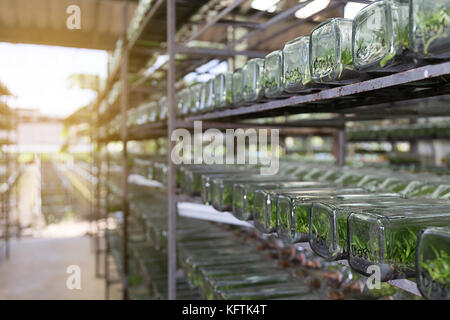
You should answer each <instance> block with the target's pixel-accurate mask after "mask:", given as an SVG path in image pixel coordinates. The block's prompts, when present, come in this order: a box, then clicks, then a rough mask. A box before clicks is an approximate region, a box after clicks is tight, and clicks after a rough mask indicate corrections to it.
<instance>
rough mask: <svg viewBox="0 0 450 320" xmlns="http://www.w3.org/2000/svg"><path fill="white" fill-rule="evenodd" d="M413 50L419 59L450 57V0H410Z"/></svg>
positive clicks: (410, 30) (410, 27) (410, 26)
mask: <svg viewBox="0 0 450 320" xmlns="http://www.w3.org/2000/svg"><path fill="white" fill-rule="evenodd" d="M409 9H410V13H409V32H410V35H409V36H410V44H411V50H412V51H413V53H414V55H415V57H417V58H419V59H448V58H450V1H449V0H436V1H425V0H410V8H409Z"/></svg>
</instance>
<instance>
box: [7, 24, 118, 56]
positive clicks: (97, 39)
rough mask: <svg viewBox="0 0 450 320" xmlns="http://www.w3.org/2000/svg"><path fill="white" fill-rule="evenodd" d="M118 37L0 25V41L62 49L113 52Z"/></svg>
mask: <svg viewBox="0 0 450 320" xmlns="http://www.w3.org/2000/svg"><path fill="white" fill-rule="evenodd" d="M117 39H118V36H114V35H111V34H98V33H95V32H89V33H88V32H83V31H80V30H61V31H59V30H54V29H36V28H11V27H7V26H2V25H0V41H2V42H12V43H28V44H42V45H52V46H63V47H75V48H87V49H99V50H114V48H115V45H116V41H117Z"/></svg>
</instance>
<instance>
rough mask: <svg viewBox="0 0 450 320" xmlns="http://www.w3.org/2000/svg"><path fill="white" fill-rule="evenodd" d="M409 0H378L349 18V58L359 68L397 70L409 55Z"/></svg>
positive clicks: (407, 61) (408, 60) (407, 64)
mask: <svg viewBox="0 0 450 320" xmlns="http://www.w3.org/2000/svg"><path fill="white" fill-rule="evenodd" d="M408 15H409V0H380V1H376V2H374V3H371V4H369V5H368V6H366V7H365V8H364V9H362V10H361V11H359V13H358V14H357V15H356V16H355V18H354V19H353V40H352V42H353V59H354V61H353V62H354V64H355V69H356V70H360V71H369V72H373V71H388V72H394V71H400V70H404V69H406V68H410V67H412V66H413V63H412V59H411V58H409V56H408V54H407V50H408V49H409V17H408Z"/></svg>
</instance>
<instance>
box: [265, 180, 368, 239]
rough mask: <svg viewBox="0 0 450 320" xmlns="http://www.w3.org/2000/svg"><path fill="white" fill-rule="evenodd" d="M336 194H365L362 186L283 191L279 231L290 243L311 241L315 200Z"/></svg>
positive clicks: (280, 204)
mask: <svg viewBox="0 0 450 320" xmlns="http://www.w3.org/2000/svg"><path fill="white" fill-rule="evenodd" d="M336 194H364V195H367V192H366V191H365V190H364V189H361V188H321V189H310V190H304V191H290V192H282V193H280V194H279V195H278V196H277V199H276V200H272V199H270V200H271V201H276V202H277V217H276V218H277V223H276V225H277V233H278V235H279V237H280V238H281V239H282V240H284V241H286V242H289V243H294V242H306V241H309V214H310V211H311V206H312V204H313V202H316V201H321V200H329V199H333V198H334V197H335V195H336Z"/></svg>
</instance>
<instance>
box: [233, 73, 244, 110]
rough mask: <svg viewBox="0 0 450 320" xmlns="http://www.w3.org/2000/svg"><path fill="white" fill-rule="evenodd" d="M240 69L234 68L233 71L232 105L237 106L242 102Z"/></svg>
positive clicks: (242, 86)
mask: <svg viewBox="0 0 450 320" xmlns="http://www.w3.org/2000/svg"><path fill="white" fill-rule="evenodd" d="M243 80H244V79H243V76H242V69H241V68H239V69H236V70H234V72H233V83H232V85H233V86H232V87H233V105H234V106H235V107H238V106H240V105H242V104H243V103H244V82H243Z"/></svg>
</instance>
